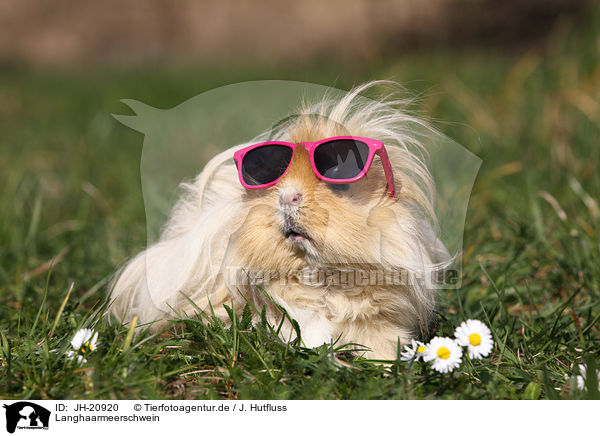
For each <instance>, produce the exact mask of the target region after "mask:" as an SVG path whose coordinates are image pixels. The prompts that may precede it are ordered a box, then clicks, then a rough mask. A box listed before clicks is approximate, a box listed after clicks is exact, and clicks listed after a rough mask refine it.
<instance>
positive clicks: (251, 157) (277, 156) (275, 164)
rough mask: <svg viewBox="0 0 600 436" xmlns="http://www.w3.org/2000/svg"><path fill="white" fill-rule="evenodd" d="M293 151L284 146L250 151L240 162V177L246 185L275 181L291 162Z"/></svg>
mask: <svg viewBox="0 0 600 436" xmlns="http://www.w3.org/2000/svg"><path fill="white" fill-rule="evenodd" d="M292 154H293V150H292V149H291V148H290V147H287V146H285V145H278V144H270V145H263V146H262V147H257V148H255V149H252V150H250V151H249V152H248V153H246V154H245V155H244V159H243V160H242V177H243V178H244V182H246V183H247V184H248V185H251V186H256V185H265V184H267V183H271V182H273V181H275V180H277V179H278V178H279V177H281V176H282V174H283V173H284V172H285V170H286V169H287V167H288V166H289V164H290V161H291V160H292Z"/></svg>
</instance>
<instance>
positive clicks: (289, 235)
mask: <svg viewBox="0 0 600 436" xmlns="http://www.w3.org/2000/svg"><path fill="white" fill-rule="evenodd" d="M283 236H285V239H287V240H288V241H290V242H292V243H294V242H296V243H302V242H305V241H308V240H309V239H310V238H309V237H308V235H307V234H306V233H305V232H304V231H303V230H302V229H300V228H298V227H296V226H285V227H284V229H283Z"/></svg>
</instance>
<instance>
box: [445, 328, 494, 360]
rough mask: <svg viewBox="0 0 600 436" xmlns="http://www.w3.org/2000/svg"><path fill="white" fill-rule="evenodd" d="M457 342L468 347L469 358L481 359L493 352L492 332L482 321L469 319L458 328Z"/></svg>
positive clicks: (456, 333)
mask: <svg viewBox="0 0 600 436" xmlns="http://www.w3.org/2000/svg"><path fill="white" fill-rule="evenodd" d="M454 334H455V336H456V342H458V344H459V345H462V346H464V347H467V350H468V351H469V358H471V359H481V358H482V357H485V356H487V355H488V354H490V351H492V347H493V346H494V341H493V340H492V332H491V331H490V329H489V328H488V327H487V326H486V325H485V324H484V323H482V322H481V321H479V320H476V319H469V320H467V321H465V322H463V323H462V324H461V325H460V326H458V327H456V332H455V333H454Z"/></svg>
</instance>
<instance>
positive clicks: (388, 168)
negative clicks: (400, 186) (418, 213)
mask: <svg viewBox="0 0 600 436" xmlns="http://www.w3.org/2000/svg"><path fill="white" fill-rule="evenodd" d="M378 154H379V158H380V159H381V164H382V165H383V171H384V172H385V179H386V180H387V186H388V192H389V193H390V197H392V198H396V185H395V183H394V171H393V170H392V164H391V163H390V159H389V157H388V154H387V151H385V146H383V147H381V149H380V151H379V153H378Z"/></svg>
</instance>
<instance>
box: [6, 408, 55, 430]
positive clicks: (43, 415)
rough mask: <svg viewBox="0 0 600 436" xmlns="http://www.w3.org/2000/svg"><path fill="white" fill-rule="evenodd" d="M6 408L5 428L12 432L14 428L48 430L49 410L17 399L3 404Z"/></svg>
mask: <svg viewBox="0 0 600 436" xmlns="http://www.w3.org/2000/svg"><path fill="white" fill-rule="evenodd" d="M3 407H4V408H5V409H6V430H7V431H8V432H9V433H14V432H15V429H17V428H18V429H28V430H35V429H44V430H48V424H49V422H50V411H49V410H48V409H45V408H43V407H42V406H38V405H37V404H35V403H30V402H29V401H19V402H18V403H13V404H11V405H6V404H4V406H3Z"/></svg>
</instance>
